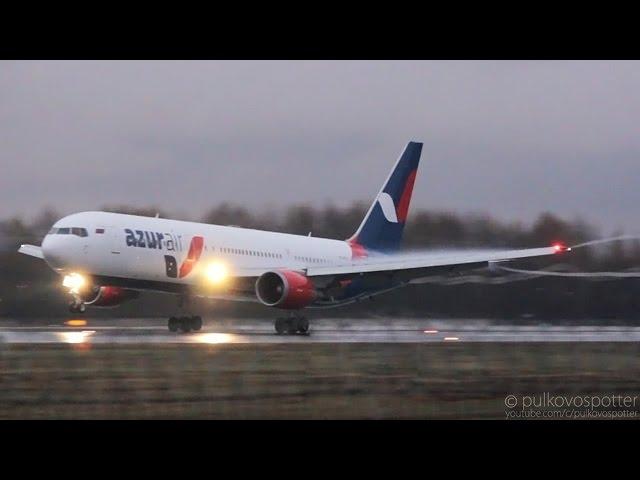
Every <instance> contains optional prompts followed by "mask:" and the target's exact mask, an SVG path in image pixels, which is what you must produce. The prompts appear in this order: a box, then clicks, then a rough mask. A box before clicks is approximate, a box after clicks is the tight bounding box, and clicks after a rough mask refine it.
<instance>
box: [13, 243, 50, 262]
mask: <svg viewBox="0 0 640 480" xmlns="http://www.w3.org/2000/svg"><path fill="white" fill-rule="evenodd" d="M18 252H19V253H23V254H24V255H29V256H31V257H36V258H40V259H42V260H44V255H43V254H42V248H40V247H36V246H35V245H27V244H23V245H20V248H19V249H18Z"/></svg>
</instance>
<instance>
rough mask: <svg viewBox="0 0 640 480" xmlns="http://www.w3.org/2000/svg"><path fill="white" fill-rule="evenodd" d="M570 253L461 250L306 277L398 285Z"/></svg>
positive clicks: (328, 269)
mask: <svg viewBox="0 0 640 480" xmlns="http://www.w3.org/2000/svg"><path fill="white" fill-rule="evenodd" d="M567 250H570V249H568V248H566V247H561V246H559V245H555V246H552V247H543V248H529V249H524V250H479V251H478V250H475V251H466V250H460V251H457V252H452V251H449V252H440V253H438V252H433V253H424V254H414V255H411V254H409V255H394V256H390V257H371V258H368V259H366V260H361V261H354V262H352V263H350V264H348V265H335V266H322V267H310V268H309V269H308V270H307V272H306V274H307V276H308V277H329V276H330V277H335V276H346V277H349V276H353V275H361V276H369V275H375V274H389V275H393V276H394V277H395V278H396V279H397V280H399V281H402V282H407V281H411V280H416V279H419V278H423V277H427V276H429V275H432V274H436V273H442V272H447V271H448V272H455V271H459V270H466V269H474V268H480V267H487V266H489V265H490V264H491V263H494V262H506V261H509V260H516V259H520V258H531V257H541V256H546V255H554V254H557V253H560V252H562V251H567Z"/></svg>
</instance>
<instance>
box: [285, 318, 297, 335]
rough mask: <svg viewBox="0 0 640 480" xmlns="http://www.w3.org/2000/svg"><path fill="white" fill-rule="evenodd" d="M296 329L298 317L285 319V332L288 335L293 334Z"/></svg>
mask: <svg viewBox="0 0 640 480" xmlns="http://www.w3.org/2000/svg"><path fill="white" fill-rule="evenodd" d="M297 331H298V319H297V318H289V319H288V320H287V333H288V334H289V335H295V334H296V332H297Z"/></svg>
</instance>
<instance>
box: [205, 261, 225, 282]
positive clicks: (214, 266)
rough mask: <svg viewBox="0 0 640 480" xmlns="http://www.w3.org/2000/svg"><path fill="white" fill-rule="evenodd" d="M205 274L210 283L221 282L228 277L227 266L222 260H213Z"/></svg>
mask: <svg viewBox="0 0 640 480" xmlns="http://www.w3.org/2000/svg"><path fill="white" fill-rule="evenodd" d="M205 275H206V277H207V280H208V281H209V283H212V284H215V285H217V284H220V283H222V282H224V281H225V280H226V279H227V277H228V272H227V267H226V266H225V265H224V264H222V263H220V262H212V263H210V264H209V265H208V266H207V269H206V270H205Z"/></svg>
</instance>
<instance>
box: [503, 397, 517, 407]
mask: <svg viewBox="0 0 640 480" xmlns="http://www.w3.org/2000/svg"><path fill="white" fill-rule="evenodd" d="M504 404H505V405H506V406H507V407H509V408H513V407H515V406H516V405H518V399H517V398H516V396H515V395H509V396H507V397H506V398H505V399H504Z"/></svg>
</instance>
